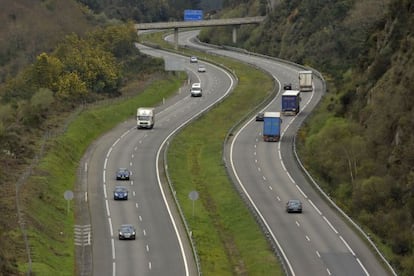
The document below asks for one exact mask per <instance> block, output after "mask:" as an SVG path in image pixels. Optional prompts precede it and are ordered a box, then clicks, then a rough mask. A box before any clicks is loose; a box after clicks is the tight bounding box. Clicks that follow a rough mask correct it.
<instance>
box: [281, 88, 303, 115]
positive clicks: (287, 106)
mask: <svg viewBox="0 0 414 276" xmlns="http://www.w3.org/2000/svg"><path fill="white" fill-rule="evenodd" d="M299 110H300V91H299V90H286V91H285V92H283V94H282V114H283V115H293V116H295V115H296V114H298V113H299Z"/></svg>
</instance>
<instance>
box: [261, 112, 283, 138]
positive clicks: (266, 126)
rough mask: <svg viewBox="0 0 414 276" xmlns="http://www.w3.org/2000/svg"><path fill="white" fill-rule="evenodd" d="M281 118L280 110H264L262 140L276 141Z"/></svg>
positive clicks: (278, 136) (278, 135)
mask: <svg viewBox="0 0 414 276" xmlns="http://www.w3.org/2000/svg"><path fill="white" fill-rule="evenodd" d="M281 125H282V119H281V118H280V112H265V113H264V117H263V141H265V142H278V141H279V140H280V128H281Z"/></svg>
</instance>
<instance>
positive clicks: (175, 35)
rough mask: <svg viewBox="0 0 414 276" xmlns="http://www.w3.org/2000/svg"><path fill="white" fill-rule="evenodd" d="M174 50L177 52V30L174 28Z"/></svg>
mask: <svg viewBox="0 0 414 276" xmlns="http://www.w3.org/2000/svg"><path fill="white" fill-rule="evenodd" d="M174 49H175V50H178V28H174Z"/></svg>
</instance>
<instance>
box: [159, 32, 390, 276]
mask: <svg viewBox="0 0 414 276" xmlns="http://www.w3.org/2000/svg"><path fill="white" fill-rule="evenodd" d="M196 35H197V31H190V32H182V33H180V36H179V41H178V43H179V44H181V45H186V46H191V47H195V48H198V49H200V50H202V51H206V52H209V53H213V54H217V55H223V56H228V57H232V58H234V59H238V60H241V61H244V62H247V63H249V64H252V65H255V66H257V67H260V68H263V69H264V70H265V71H267V72H269V74H271V75H272V76H273V77H274V78H275V79H276V80H277V82H279V84H280V83H282V84H283V83H287V82H291V83H292V84H293V87H294V88H295V87H296V88H298V71H299V70H301V69H302V68H300V67H298V66H295V65H292V64H287V63H285V62H277V61H275V60H271V59H269V58H266V57H259V56H255V55H249V54H246V53H242V52H233V51H227V50H223V49H219V48H213V47H210V46H208V45H196V44H195V43H194V42H193V38H194V36H196ZM167 39H168V40H170V41H171V39H172V38H171V37H169V38H167ZM279 87H280V85H279ZM323 94H324V91H323V85H322V82H321V80H319V79H317V78H314V90H313V92H306V93H302V101H301V108H302V111H301V112H300V113H299V114H298V115H297V116H296V117H287V116H283V123H282V129H283V134H282V139H281V142H280V143H267V142H263V139H262V137H261V133H262V122H256V121H255V120H254V118H252V119H251V120H250V121H248V122H247V123H246V124H245V125H243V126H242V127H241V129H240V130H239V131H238V132H237V133H235V135H234V136H233V139H232V140H231V141H230V142H229V144H228V147H227V152H226V156H225V157H226V158H225V159H226V160H228V166H227V167H228V168H229V169H230V171H231V174H232V175H233V178H234V180H235V182H236V183H237V185H238V186H239V189H240V190H242V191H243V192H244V193H245V194H246V195H247V197H248V199H249V204H250V205H251V206H252V208H253V209H254V210H255V211H256V213H257V214H258V215H259V217H260V218H261V219H262V222H263V224H264V227H265V231H267V232H268V233H269V235H270V237H271V239H272V241H273V243H274V244H276V245H277V247H278V251H279V253H280V254H281V256H282V257H283V259H284V262H285V265H286V269H287V272H288V274H290V275H303V276H305V275H306V276H307V275H344V276H345V275H352V276H355V275H375V276H377V275H390V274H391V273H389V272H388V271H386V270H385V269H384V268H383V266H382V265H381V263H380V261H379V260H378V258H377V257H376V256H375V255H374V253H372V251H371V250H370V248H369V247H368V246H367V244H366V243H365V242H364V241H363V240H362V239H361V238H360V237H359V235H357V234H356V233H355V232H354V231H353V229H351V228H350V226H349V225H348V224H347V223H346V222H345V221H344V219H343V218H342V217H341V216H340V215H339V214H338V212H336V211H335V210H334V209H333V208H332V206H330V205H328V204H327V203H326V200H323V199H322V198H321V196H320V195H319V194H318V193H317V192H315V190H314V188H313V187H312V184H311V183H310V182H309V180H308V178H307V177H305V176H304V174H303V172H302V170H301V169H300V168H299V166H298V164H297V162H296V160H295V157H294V153H293V148H294V147H293V138H294V135H295V133H296V132H297V130H298V128H299V126H300V125H301V124H302V122H303V121H304V119H305V118H306V117H307V116H308V115H309V113H310V112H311V111H312V109H313V108H314V107H315V106H316V105H317V103H318V102H319V101H320V99H321V97H323ZM280 98H281V91H279V93H278V95H277V97H276V98H275V99H274V100H273V101H272V102H271V103H270V104H269V105H268V106H267V107H266V108H265V109H264V110H265V111H280V109H281V108H280V106H281V102H280ZM246 112H248V111H246ZM289 199H300V200H301V201H302V203H303V209H304V210H303V213H302V214H288V213H286V211H285V204H286V202H287V200H289Z"/></svg>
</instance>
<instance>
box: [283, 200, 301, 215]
mask: <svg viewBox="0 0 414 276" xmlns="http://www.w3.org/2000/svg"><path fill="white" fill-rule="evenodd" d="M286 212H288V213H302V202H301V201H300V200H299V199H289V200H288V202H287V203H286Z"/></svg>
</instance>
